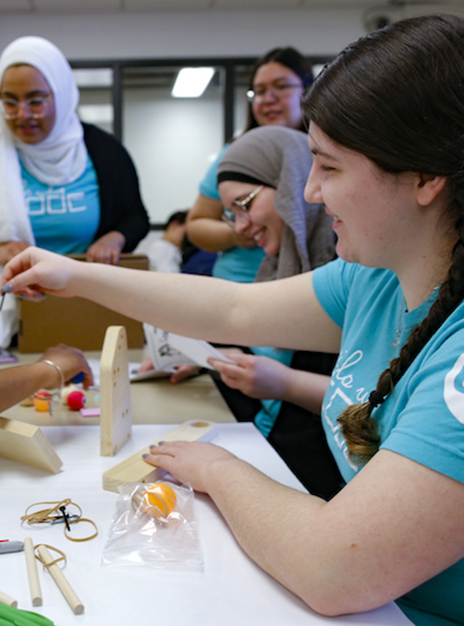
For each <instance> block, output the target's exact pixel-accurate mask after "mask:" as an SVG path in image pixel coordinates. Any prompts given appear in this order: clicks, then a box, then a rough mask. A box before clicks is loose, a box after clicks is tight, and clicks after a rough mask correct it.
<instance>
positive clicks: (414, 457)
mask: <svg viewBox="0 0 464 626" xmlns="http://www.w3.org/2000/svg"><path fill="white" fill-rule="evenodd" d="M303 108H304V110H305V111H306V114H307V116H308V119H309V120H310V127H309V143H310V146H311V150H312V152H313V157H314V163H313V167H312V170H311V173H310V176H309V180H308V183H307V186H306V190H305V197H306V199H307V201H309V202H324V203H325V205H326V210H327V212H328V213H329V214H330V215H333V217H334V229H335V231H336V233H337V235H338V243H337V252H338V254H339V257H340V258H339V259H337V260H336V261H334V262H332V263H328V264H327V265H325V266H323V267H321V268H318V269H316V270H314V272H308V273H304V274H301V275H299V276H295V277H292V278H286V279H283V280H280V281H271V282H268V283H258V284H252V285H240V284H237V283H231V282H227V281H219V280H214V279H212V278H206V279H202V278H201V277H186V276H177V275H169V276H163V275H162V274H155V273H153V274H151V273H150V274H148V275H147V272H139V273H137V272H134V271H131V270H123V269H120V268H115V267H111V266H97V265H94V264H86V263H81V264H79V263H77V262H74V261H71V260H68V259H64V260H62V259H61V258H56V257H54V256H53V255H51V254H50V253H47V252H44V251H41V250H36V249H31V248H28V249H27V250H26V251H25V252H23V253H22V254H21V255H19V256H17V257H15V258H14V259H13V260H12V261H11V262H10V263H9V264H8V266H7V267H6V269H5V271H4V275H3V278H2V285H3V289H6V290H11V291H13V292H14V293H23V294H25V295H28V296H33V295H34V294H36V293H49V292H53V293H55V294H57V295H61V296H70V295H79V296H84V297H86V298H89V299H93V300H97V301H98V302H100V303H102V304H104V305H106V306H109V307H113V308H115V309H117V310H119V311H121V312H122V313H125V314H126V315H132V316H134V317H136V318H137V319H142V320H146V321H150V322H151V323H152V324H155V325H157V326H159V327H162V328H166V329H167V330H172V331H175V332H178V333H182V334H190V335H191V336H194V337H201V338H204V339H209V340H211V341H215V342H224V343H225V342H230V343H237V344H242V345H266V344H269V343H273V344H274V345H279V346H284V347H288V348H293V349H305V350H321V351H333V352H339V354H340V357H339V360H338V362H337V365H336V367H335V369H334V372H333V374H332V377H331V380H330V384H329V387H328V389H327V392H326V394H325V399H324V404H323V413H322V416H323V422H324V426H325V431H326V436H327V439H328V442H329V445H330V447H331V449H332V452H333V454H334V456H335V458H336V460H337V463H338V465H339V468H340V471H341V473H342V474H343V476H344V478H345V479H346V481H347V485H346V486H345V487H344V488H343V489H342V490H341V491H340V492H339V493H338V494H337V495H336V496H335V497H334V498H332V499H331V500H330V501H329V502H324V501H323V500H321V499H319V498H317V497H315V496H313V495H308V494H305V493H300V492H297V491H293V490H291V489H288V488H286V487H284V486H282V485H279V484H277V483H275V482H273V481H272V480H270V479H269V478H268V477H266V476H264V475H263V474H261V473H260V472H258V471H257V470H256V469H255V468H253V467H252V466H251V465H249V464H247V463H245V462H243V461H242V460H240V459H238V458H236V457H235V456H233V455H232V454H230V453H229V452H227V451H226V450H224V449H222V448H219V447H217V446H214V445H212V444H208V443H200V442H196V443H186V442H177V443H165V444H163V445H161V446H158V447H155V448H153V450H152V454H151V455H150V456H149V457H148V459H147V460H148V461H149V462H151V463H153V464H156V465H157V466H160V467H162V468H164V469H166V470H168V471H170V472H171V473H172V474H174V475H175V476H176V477H177V478H179V479H180V480H181V481H184V482H186V481H189V482H190V483H191V484H192V485H193V487H194V488H195V489H197V490H198V491H202V492H206V493H208V494H209V495H210V497H211V498H212V499H213V500H214V502H215V503H216V505H217V506H218V508H219V510H220V511H221V513H222V515H223V516H224V518H225V520H226V521H227V523H228V524H229V525H230V528H231V529H232V531H233V533H234V534H235V536H236V538H237V540H238V541H239V542H240V544H241V545H242V547H243V549H244V550H245V551H246V552H247V553H248V554H249V555H250V556H251V558H253V559H254V560H255V561H256V562H257V563H258V564H259V565H260V566H261V567H262V568H263V569H264V570H265V571H267V572H268V573H269V574H270V575H272V576H274V577H275V578H276V579H277V580H278V581H280V582H281V583H282V584H283V585H285V586H286V587H287V588H288V589H290V590H291V591H293V592H294V593H295V594H297V595H298V596H299V597H300V598H302V599H303V600H304V601H305V602H306V603H307V604H308V605H309V606H310V607H311V608H312V609H314V610H316V611H318V612H320V613H322V614H324V615H340V614H344V613H352V612H359V611H367V610H369V609H372V608H375V607H378V606H381V605H382V604H385V603H387V602H389V601H391V600H396V601H397V603H398V604H399V606H400V607H401V609H402V610H403V611H404V612H405V613H406V615H407V616H408V617H409V618H410V619H411V620H412V622H413V623H414V624H417V625H419V626H429V625H430V626H431V625H432V624H433V625H440V626H444V625H445V624H446V625H451V624H462V623H464V594H463V593H462V589H463V585H464V484H463V483H464V389H463V380H464V303H463V298H464V167H463V163H464V21H463V20H461V19H459V18H457V17H452V16H426V17H420V18H416V19H410V20H405V21H402V22H397V23H395V24H393V25H391V26H388V27H386V28H385V29H381V30H379V31H376V32H374V33H372V34H370V35H368V36H367V37H364V38H363V39H361V40H359V41H358V42H356V43H354V44H352V45H351V46H349V47H348V48H346V49H345V50H344V51H343V52H342V53H341V54H340V55H338V56H337V57H336V59H335V60H334V61H332V62H331V63H330V64H329V65H328V66H327V67H326V68H325V70H324V71H323V72H322V73H321V74H320V75H319V77H318V78H317V79H316V81H315V83H314V84H313V86H312V87H311V88H310V90H309V91H308V92H307V93H306V94H305V95H304V101H303ZM198 294H201V296H200V297H198ZM122 296H123V297H122ZM186 302H188V303H189V304H188V307H186V306H185V303H186ZM316 383H317V381H314V384H313V383H308V381H307V379H306V382H305V386H304V388H300V389H298V383H295V385H296V389H295V392H297V391H298V392H299V393H300V394H301V395H302V396H304V395H305V394H307V395H310V394H313V396H314V397H315V396H317V394H318V393H320V394H322V392H323V386H321V387H320V388H317V384H316ZM340 414H341V417H340V418H339V415H340Z"/></svg>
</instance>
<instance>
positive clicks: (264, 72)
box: [253, 61, 301, 85]
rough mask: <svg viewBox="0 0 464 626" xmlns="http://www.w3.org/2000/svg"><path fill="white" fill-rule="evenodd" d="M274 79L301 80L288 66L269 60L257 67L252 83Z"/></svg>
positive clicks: (272, 80) (269, 81)
mask: <svg viewBox="0 0 464 626" xmlns="http://www.w3.org/2000/svg"><path fill="white" fill-rule="evenodd" d="M276 80H292V81H294V80H296V81H300V82H301V78H300V77H299V76H298V74H295V72H293V71H292V70H291V69H290V68H289V67H287V66H286V65H282V64H281V63H278V62H277V61H270V62H269V63H265V64H264V65H261V67H259V68H258V70H257V72H256V74H255V77H254V79H253V85H261V84H264V83H272V82H275V81H276Z"/></svg>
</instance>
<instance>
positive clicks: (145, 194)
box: [124, 89, 222, 222]
mask: <svg viewBox="0 0 464 626" xmlns="http://www.w3.org/2000/svg"><path fill="white" fill-rule="evenodd" d="M155 98H156V99H155ZM124 144H125V146H126V148H127V149H128V150H129V152H130V154H131V155H132V157H133V159H134V161H135V162H136V164H137V170H138V174H139V180H140V185H141V193H142V198H143V200H144V202H145V206H146V207H147V210H148V212H149V213H150V216H151V221H152V222H163V221H164V219H165V217H167V216H168V215H170V214H171V213H173V212H174V211H177V210H180V209H187V208H189V207H191V206H192V204H193V202H194V201H195V198H196V196H197V193H198V183H199V181H200V180H201V179H202V178H203V176H204V174H205V172H206V169H207V167H208V157H209V156H210V155H212V154H214V153H217V152H218V150H219V149H220V148H221V145H222V104H221V98H220V95H219V94H218V97H216V98H214V97H212V98H205V97H202V98H200V99H176V98H172V97H171V96H170V93H169V92H166V93H165V95H164V97H163V96H162V94H161V93H160V90H157V91H156V96H154V95H153V92H152V90H150V89H130V90H129V89H128V90H126V92H125V96H124Z"/></svg>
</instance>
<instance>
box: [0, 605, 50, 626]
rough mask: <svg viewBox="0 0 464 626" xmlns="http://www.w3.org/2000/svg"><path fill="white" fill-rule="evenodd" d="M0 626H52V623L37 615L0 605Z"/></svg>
mask: <svg viewBox="0 0 464 626" xmlns="http://www.w3.org/2000/svg"><path fill="white" fill-rule="evenodd" d="M0 626H53V622H52V621H50V620H49V619H47V618H46V617H44V616H43V615H39V614H38V613H32V612H31V611H23V610H21V609H16V608H14V607H12V606H7V605H6V604H1V603H0Z"/></svg>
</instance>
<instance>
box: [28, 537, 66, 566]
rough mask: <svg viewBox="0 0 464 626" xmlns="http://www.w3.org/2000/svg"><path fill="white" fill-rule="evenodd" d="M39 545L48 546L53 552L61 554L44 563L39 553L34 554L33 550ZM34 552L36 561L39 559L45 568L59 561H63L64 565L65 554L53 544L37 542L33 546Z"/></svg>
mask: <svg viewBox="0 0 464 626" xmlns="http://www.w3.org/2000/svg"><path fill="white" fill-rule="evenodd" d="M39 546H44V547H45V548H48V549H49V550H53V552H58V554H61V556H60V557H59V558H57V559H55V560H54V561H51V562H50V563H44V562H43V561H42V558H41V557H40V555H39V554H35V551H36V550H37V548H38V547H39ZM34 554H35V558H36V559H37V560H38V561H40V562H41V563H42V565H43V566H44V567H46V568H49V567H51V566H52V565H56V564H57V563H59V562H60V561H64V564H65V565H66V554H65V553H64V552H63V551H62V550H59V549H58V548H54V547H53V546H50V545H48V543H38V544H37V545H36V546H34Z"/></svg>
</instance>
